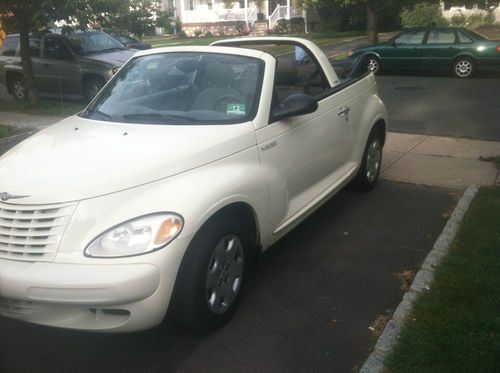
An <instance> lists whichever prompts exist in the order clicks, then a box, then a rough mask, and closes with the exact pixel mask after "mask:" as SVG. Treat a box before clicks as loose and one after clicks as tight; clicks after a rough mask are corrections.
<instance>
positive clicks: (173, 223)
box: [85, 213, 184, 258]
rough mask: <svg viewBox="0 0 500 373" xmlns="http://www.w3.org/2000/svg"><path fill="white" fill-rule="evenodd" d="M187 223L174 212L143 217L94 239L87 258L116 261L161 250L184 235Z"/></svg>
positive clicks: (86, 252) (86, 250)
mask: <svg viewBox="0 0 500 373" xmlns="http://www.w3.org/2000/svg"><path fill="white" fill-rule="evenodd" d="M183 225H184V221H183V219H182V217H181V216H180V215H177V214H174V213H158V214H153V215H146V216H141V217H139V218H135V219H132V220H129V221H127V222H124V223H122V224H119V225H117V226H115V227H113V228H111V229H109V230H107V231H106V232H104V233H102V234H101V235H99V236H98V237H97V238H95V239H94V240H93V241H92V242H91V243H90V244H89V245H88V246H87V248H86V249H85V256H89V257H94V258H116V257H123V256H133V255H140V254H145V253H149V252H152V251H156V250H159V249H161V248H162V247H165V246H167V245H168V244H169V243H170V242H172V241H173V240H174V239H175V238H176V237H177V236H178V235H179V233H181V230H182V227H183Z"/></svg>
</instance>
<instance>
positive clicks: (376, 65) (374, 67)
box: [366, 55, 382, 75]
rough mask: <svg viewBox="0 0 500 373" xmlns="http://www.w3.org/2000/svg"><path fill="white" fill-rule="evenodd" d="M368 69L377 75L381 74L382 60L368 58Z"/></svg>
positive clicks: (371, 56)
mask: <svg viewBox="0 0 500 373" xmlns="http://www.w3.org/2000/svg"><path fill="white" fill-rule="evenodd" d="M366 68H367V69H368V70H370V71H371V72H372V73H374V74H375V75H377V74H380V71H381V70H382V69H381V67H380V60H379V59H378V58H377V57H376V56H373V55H368V56H366Z"/></svg>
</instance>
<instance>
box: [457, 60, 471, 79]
mask: <svg viewBox="0 0 500 373" xmlns="http://www.w3.org/2000/svg"><path fill="white" fill-rule="evenodd" d="M473 69H474V66H473V65H472V62H470V61H468V60H460V61H458V62H457V63H456V64H455V74H456V75H457V76H458V77H460V78H467V77H469V76H471V75H472V71H473Z"/></svg>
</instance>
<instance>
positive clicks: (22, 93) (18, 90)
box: [9, 75, 27, 101]
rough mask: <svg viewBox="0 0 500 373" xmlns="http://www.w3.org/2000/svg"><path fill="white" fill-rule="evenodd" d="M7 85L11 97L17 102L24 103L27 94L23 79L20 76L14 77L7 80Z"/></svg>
mask: <svg viewBox="0 0 500 373" xmlns="http://www.w3.org/2000/svg"><path fill="white" fill-rule="evenodd" d="M9 84H10V92H11V93H12V96H14V98H15V99H16V100H18V101H26V99H27V92H26V84H25V81H24V77H23V76H21V75H14V76H13V77H11V78H10V79H9Z"/></svg>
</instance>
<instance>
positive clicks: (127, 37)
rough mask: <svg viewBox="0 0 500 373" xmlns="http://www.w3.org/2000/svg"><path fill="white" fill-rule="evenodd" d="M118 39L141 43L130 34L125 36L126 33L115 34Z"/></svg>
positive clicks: (123, 41) (125, 41)
mask: <svg viewBox="0 0 500 373" xmlns="http://www.w3.org/2000/svg"><path fill="white" fill-rule="evenodd" d="M113 36H114V37H115V39H116V40H118V41H120V42H122V43H140V41H139V40H137V39H134V38H132V37H130V36H125V35H113Z"/></svg>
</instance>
